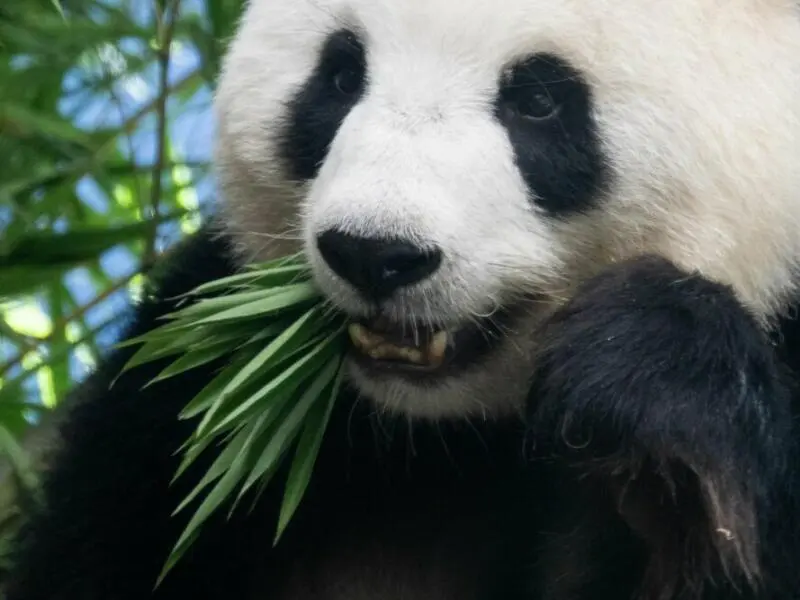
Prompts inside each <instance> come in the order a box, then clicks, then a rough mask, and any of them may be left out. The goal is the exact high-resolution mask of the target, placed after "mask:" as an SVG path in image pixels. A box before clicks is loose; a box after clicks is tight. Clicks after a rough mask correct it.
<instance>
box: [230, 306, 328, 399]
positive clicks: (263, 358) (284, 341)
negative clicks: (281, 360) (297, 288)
mask: <svg viewBox="0 0 800 600" xmlns="http://www.w3.org/2000/svg"><path fill="white" fill-rule="evenodd" d="M318 314H319V310H318V308H317V307H314V308H312V309H310V310H308V311H307V312H306V313H305V314H304V315H303V316H302V317H300V318H299V319H297V321H295V322H294V323H293V324H292V325H290V326H289V327H288V328H286V330H285V331H283V332H282V333H281V334H280V335H279V336H278V337H276V338H275V339H274V340H272V342H270V343H269V344H267V346H266V347H265V348H264V349H263V350H262V351H261V352H259V353H258V354H256V355H255V356H254V357H253V359H252V360H251V361H250V362H249V363H247V365H245V366H244V368H243V369H242V370H241V371H239V373H237V374H236V377H234V378H233V380H232V381H231V382H230V383H229V384H228V386H227V387H226V388H225V389H224V390H223V391H222V394H223V395H226V394H229V393H231V391H232V390H233V389H234V388H237V387H239V386H240V385H244V384H245V383H247V382H248V381H249V380H250V379H251V378H252V376H253V375H254V374H255V373H256V372H257V371H259V370H260V369H263V368H264V365H266V364H267V362H268V361H269V360H270V359H272V358H273V357H274V356H275V355H276V354H277V353H278V352H279V351H280V350H283V349H285V348H286V346H287V345H288V344H289V342H290V341H292V339H293V338H294V339H296V338H297V337H298V335H299V333H300V331H301V330H302V329H303V328H305V327H306V326H307V325H308V323H309V321H312V320H313V319H314V317H316V316H317V315H318ZM312 324H313V323H312Z"/></svg>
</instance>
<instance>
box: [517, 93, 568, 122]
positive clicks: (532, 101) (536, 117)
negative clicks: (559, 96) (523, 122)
mask: <svg viewBox="0 0 800 600" xmlns="http://www.w3.org/2000/svg"><path fill="white" fill-rule="evenodd" d="M559 108H560V106H559V104H558V103H556V101H555V100H553V97H552V96H551V95H550V94H548V93H547V92H546V91H544V90H543V91H539V92H535V93H532V94H526V95H525V97H523V98H520V99H519V100H518V101H517V102H516V111H517V113H518V114H519V115H520V116H521V117H523V118H525V119H530V120H532V121H544V120H547V119H550V118H551V117H553V116H555V115H556V113H558V111H559Z"/></svg>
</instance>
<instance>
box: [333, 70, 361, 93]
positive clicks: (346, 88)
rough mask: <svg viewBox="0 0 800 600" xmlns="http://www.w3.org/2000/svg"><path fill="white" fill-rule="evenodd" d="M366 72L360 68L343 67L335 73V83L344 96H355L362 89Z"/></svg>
mask: <svg viewBox="0 0 800 600" xmlns="http://www.w3.org/2000/svg"><path fill="white" fill-rule="evenodd" d="M363 81H364V73H363V72H362V71H361V70H360V69H355V68H351V67H343V68H341V69H339V70H338V71H336V72H335V73H334V75H333V85H334V86H335V87H336V90H337V91H338V92H339V93H340V94H342V95H344V96H353V95H354V94H357V93H358V92H359V91H361V85H362V83H363Z"/></svg>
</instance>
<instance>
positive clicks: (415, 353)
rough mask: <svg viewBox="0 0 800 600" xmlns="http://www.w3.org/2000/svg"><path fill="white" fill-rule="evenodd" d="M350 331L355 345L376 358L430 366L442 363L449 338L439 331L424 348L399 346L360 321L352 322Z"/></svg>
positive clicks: (445, 333)
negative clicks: (359, 322)
mask: <svg viewBox="0 0 800 600" xmlns="http://www.w3.org/2000/svg"><path fill="white" fill-rule="evenodd" d="M348 333H349V335H350V339H351V340H352V342H353V345H354V346H355V347H356V348H358V350H359V351H361V352H362V353H364V354H366V355H367V356H369V357H370V358H372V359H374V360H386V359H390V360H402V361H405V362H408V363H411V364H415V365H426V366H430V367H439V366H441V365H442V363H443V362H444V358H445V353H446V351H447V343H448V340H449V336H448V334H447V332H446V331H438V332H436V333H435V334H434V335H433V336H431V340H430V342H429V343H428V345H427V346H425V347H424V348H419V347H413V346H399V345H397V344H393V343H391V342H389V341H387V340H386V338H384V337H383V336H382V335H380V334H378V333H376V332H374V331H370V330H369V329H367V328H366V327H364V326H363V325H360V324H358V323H352V324H351V325H350V326H349V327H348Z"/></svg>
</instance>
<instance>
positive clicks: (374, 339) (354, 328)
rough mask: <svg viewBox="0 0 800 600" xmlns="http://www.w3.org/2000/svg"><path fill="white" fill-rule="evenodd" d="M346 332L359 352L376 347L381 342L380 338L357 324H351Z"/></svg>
mask: <svg viewBox="0 0 800 600" xmlns="http://www.w3.org/2000/svg"><path fill="white" fill-rule="evenodd" d="M347 332H348V333H349V334H350V339H351V340H353V343H354V344H355V345H356V347H357V348H359V349H361V350H365V351H368V350H369V349H370V348H373V347H375V346H378V345H379V344H381V343H382V342H383V338H382V337H381V336H379V335H377V334H375V333H373V332H371V331H370V330H369V329H367V328H366V327H364V326H363V325H359V324H358V323H351V324H350V326H349V327H348V328H347Z"/></svg>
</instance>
